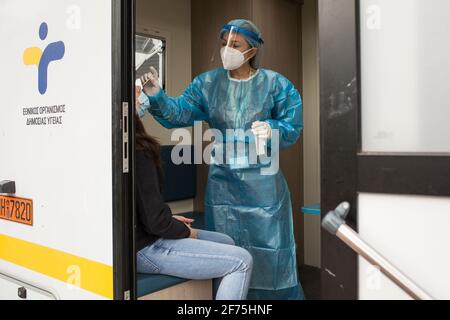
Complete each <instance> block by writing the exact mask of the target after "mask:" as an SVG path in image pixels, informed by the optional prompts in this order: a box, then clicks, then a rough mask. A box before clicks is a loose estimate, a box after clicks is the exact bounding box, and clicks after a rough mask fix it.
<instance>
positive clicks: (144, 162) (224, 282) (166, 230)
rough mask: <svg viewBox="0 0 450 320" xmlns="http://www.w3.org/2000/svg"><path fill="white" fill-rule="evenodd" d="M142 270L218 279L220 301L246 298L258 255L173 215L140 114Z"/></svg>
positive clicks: (138, 197) (138, 173)
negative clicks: (254, 261) (165, 197)
mask: <svg viewBox="0 0 450 320" xmlns="http://www.w3.org/2000/svg"><path fill="white" fill-rule="evenodd" d="M135 118H136V193H137V195H136V201H137V203H136V209H137V222H136V223H137V229H136V241H137V250H138V253H137V270H138V272H139V273H147V274H164V275H169V276H174V277H179V278H184V279H192V280H207V279H215V280H214V291H215V298H216V299H217V300H245V299H246V297H247V292H248V287H249V283H250V277H251V273H252V268H253V259H252V256H251V255H250V254H249V253H248V251H246V250H245V249H242V248H239V247H236V246H234V242H233V240H232V239H231V238H230V237H228V236H226V235H224V234H220V233H215V232H207V231H203V230H195V229H193V228H192V227H191V224H192V223H193V220H190V219H186V218H183V217H179V216H173V215H172V212H171V210H170V208H169V207H168V206H167V205H166V204H165V203H164V200H163V198H162V195H161V185H162V183H161V181H162V172H161V164H160V154H159V149H160V148H159V147H160V146H159V144H158V143H157V142H156V140H155V139H153V138H152V137H150V136H148V135H147V133H146V131H145V128H144V125H143V124H142V122H141V120H140V119H139V118H138V117H137V116H136V117H135Z"/></svg>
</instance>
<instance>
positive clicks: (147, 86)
mask: <svg viewBox="0 0 450 320" xmlns="http://www.w3.org/2000/svg"><path fill="white" fill-rule="evenodd" d="M141 82H142V85H143V86H144V92H145V94H146V95H147V96H155V95H156V94H157V93H158V92H159V91H160V90H161V87H160V86H159V75H158V71H156V69H155V68H153V67H150V72H149V73H146V74H144V75H143V76H142V77H141Z"/></svg>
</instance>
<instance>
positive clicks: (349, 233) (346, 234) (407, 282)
mask: <svg viewBox="0 0 450 320" xmlns="http://www.w3.org/2000/svg"><path fill="white" fill-rule="evenodd" d="M349 212H350V204H349V203H347V202H344V203H342V204H341V205H339V207H337V208H336V210H334V211H331V212H330V213H328V214H327V215H326V217H325V218H324V219H323V221H322V226H323V228H324V229H326V230H327V231H328V232H330V233H331V234H333V235H336V236H337V237H338V238H339V239H341V240H342V241H343V242H344V243H345V244H347V245H348V246H349V247H350V248H352V249H353V250H354V251H355V252H356V253H358V254H359V255H360V256H361V257H363V258H364V259H366V260H367V261H368V262H369V263H370V264H372V265H374V266H376V267H378V268H379V269H380V271H381V272H382V273H383V274H384V275H385V276H386V277H388V278H389V279H390V280H392V281H393V282H394V283H395V284H396V285H397V286H399V287H400V288H401V289H402V290H403V291H405V292H406V293H407V294H408V295H409V296H410V297H412V298H413V299H415V300H434V299H433V298H432V297H431V296H430V295H429V294H428V293H426V292H425V291H424V290H423V289H421V288H420V287H419V286H418V285H416V284H415V283H414V282H413V281H411V279H409V278H408V277H407V276H405V275H404V274H403V273H402V272H401V271H400V270H399V269H397V268H396V267H394V266H393V265H392V264H391V263H390V262H389V261H388V260H386V259H385V258H384V257H383V256H382V255H381V254H379V253H378V252H377V251H376V250H375V249H373V248H372V247H370V246H369V245H368V244H367V243H366V242H364V241H363V240H362V239H361V238H360V237H359V235H358V234H357V233H356V232H355V231H354V230H353V229H352V228H350V227H349V226H347V225H346V224H345V219H346V218H347V215H348V214H349Z"/></svg>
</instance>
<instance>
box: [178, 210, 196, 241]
mask: <svg viewBox="0 0 450 320" xmlns="http://www.w3.org/2000/svg"><path fill="white" fill-rule="evenodd" d="M173 218H174V219H176V220H178V221H181V222H183V223H184V224H185V225H186V226H187V227H188V228H189V230H190V232H191V234H190V236H189V238H192V239H197V237H198V231H197V229H193V228H192V224H193V223H194V221H195V220H193V219H188V218H185V217H183V216H173Z"/></svg>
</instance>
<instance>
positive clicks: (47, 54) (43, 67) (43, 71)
mask: <svg viewBox="0 0 450 320" xmlns="http://www.w3.org/2000/svg"><path fill="white" fill-rule="evenodd" d="M47 36H48V25H47V23H45V22H43V23H42V24H41V26H40V28H39V38H40V39H41V40H42V41H44V40H45V39H47ZM65 51H66V47H65V45H64V42H62V41H58V42H53V43H50V44H49V45H48V46H47V47H46V48H45V49H44V52H42V50H41V49H40V48H38V47H32V48H28V49H26V50H25V52H24V54H23V62H24V63H25V65H27V66H37V67H38V80H39V83H38V86H39V93H40V94H41V95H44V94H45V93H46V92H47V78H48V67H49V65H50V63H51V62H53V61H58V60H62V58H64V54H65Z"/></svg>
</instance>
